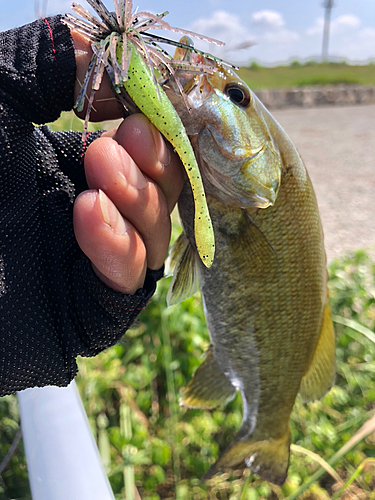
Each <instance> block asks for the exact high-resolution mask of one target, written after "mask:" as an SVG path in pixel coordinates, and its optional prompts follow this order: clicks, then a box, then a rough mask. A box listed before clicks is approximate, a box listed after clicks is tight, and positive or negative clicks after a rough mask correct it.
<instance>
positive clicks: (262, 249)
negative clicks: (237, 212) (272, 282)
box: [230, 210, 279, 276]
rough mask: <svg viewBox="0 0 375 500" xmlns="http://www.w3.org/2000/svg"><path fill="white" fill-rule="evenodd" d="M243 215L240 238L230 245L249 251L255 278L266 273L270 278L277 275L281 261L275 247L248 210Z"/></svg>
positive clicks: (243, 211)
mask: <svg viewBox="0 0 375 500" xmlns="http://www.w3.org/2000/svg"><path fill="white" fill-rule="evenodd" d="M242 214H243V219H242V224H241V227H240V230H239V234H240V238H238V239H233V241H231V242H230V244H231V245H237V244H238V245H240V246H241V247H244V248H247V249H248V253H247V257H248V259H249V265H251V267H252V270H253V271H252V272H253V275H254V276H264V272H265V271H266V272H267V275H268V276H270V275H271V274H274V273H276V272H277V269H278V267H279V260H278V257H277V254H276V251H275V249H274V247H273V246H272V244H271V242H270V241H269V240H268V239H267V236H266V235H265V234H264V233H263V231H262V230H261V229H260V228H259V227H258V226H257V224H256V223H255V222H254V220H253V219H252V217H251V216H250V215H249V214H248V213H247V212H246V210H242Z"/></svg>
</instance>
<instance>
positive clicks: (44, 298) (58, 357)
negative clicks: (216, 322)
mask: <svg viewBox="0 0 375 500" xmlns="http://www.w3.org/2000/svg"><path fill="white" fill-rule="evenodd" d="M75 71H76V66H75V58H74V48H73V42H72V39H71V36H70V32H69V29H68V28H67V27H66V26H64V25H63V24H62V23H61V20H60V17H54V18H48V19H43V20H39V21H36V22H34V23H32V24H30V25H28V26H25V27H22V28H19V29H15V30H11V31H8V32H6V33H2V34H0V396H1V395H5V394H9V393H11V392H15V391H17V390H21V389H25V388H27V387H33V386H43V385H48V384H53V385H59V386H63V385H67V384H68V383H69V382H70V380H71V379H72V378H73V377H74V375H75V374H76V370H77V368H76V363H75V357H76V356H77V355H78V354H80V355H83V356H93V355H95V354H97V353H98V352H100V351H101V350H103V349H105V348H106V347H109V346H111V345H113V344H115V343H116V342H117V341H118V340H119V339H120V338H121V336H122V335H123V334H124V333H125V331H126V330H127V329H128V328H129V327H130V325H131V324H132V322H133V321H134V319H135V318H136V316H137V315H138V313H139V311H140V310H141V309H143V308H144V307H145V306H146V304H147V302H148V300H149V299H150V297H151V296H152V294H153V293H154V291H155V287H156V280H155V273H151V272H149V273H148V274H147V277H146V281H145V284H144V287H143V288H142V289H140V290H138V291H137V292H136V294H135V295H134V296H126V295H122V294H119V293H117V292H114V291H113V290H110V289H108V288H107V287H106V286H105V285H103V284H102V282H101V281H100V280H99V279H98V278H97V277H96V275H95V274H94V273H93V271H92V268H91V264H90V262H89V261H88V259H87V258H86V257H85V256H84V254H83V253H82V252H81V250H80V248H79V247H78V244H77V243H76V240H75V238H74V233H73V223H72V212H73V201H74V198H75V196H76V195H77V194H78V193H79V192H81V191H83V190H85V189H87V185H86V181H85V177H84V171H83V156H84V148H83V144H82V141H81V138H80V134H78V133H75V132H60V133H53V132H51V131H50V130H49V129H48V128H47V127H41V128H35V127H34V126H33V124H32V123H39V124H42V123H46V122H49V121H53V120H55V119H57V118H58V117H59V115H60V113H61V111H63V110H70V109H72V106H73V89H74V80H75ZM95 137H97V134H92V135H91V136H90V137H89V138H88V143H90V142H91V141H92V140H93V139H95ZM158 277H160V276H157V278H158Z"/></svg>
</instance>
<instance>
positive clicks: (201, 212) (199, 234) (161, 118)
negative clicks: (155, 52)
mask: <svg viewBox="0 0 375 500" xmlns="http://www.w3.org/2000/svg"><path fill="white" fill-rule="evenodd" d="M127 43H128V44H129V45H130V47H128V50H129V49H130V48H131V59H130V63H129V68H128V79H127V80H126V81H124V82H123V85H124V88H125V90H126V92H127V93H128V94H129V96H130V97H131V99H132V100H133V101H134V102H135V104H136V105H137V106H138V108H139V109H140V110H141V111H142V113H144V114H145V115H146V116H147V118H148V119H149V120H150V122H151V123H153V124H154V125H155V127H156V128H157V129H158V130H159V131H160V132H161V133H162V134H163V135H164V137H165V138H166V139H167V140H168V141H169V142H170V143H171V144H172V146H173V147H174V148H175V150H176V152H177V154H178V156H179V157H180V159H181V161H182V164H183V165H184V168H185V170H186V173H187V176H188V178H189V182H190V185H191V188H192V191H193V197H194V205H195V218H194V233H195V243H196V247H197V250H198V254H199V256H200V258H201V260H202V262H203V264H204V265H205V266H206V267H210V266H211V264H212V262H213V260H214V253H215V238H214V232H213V228H212V223H211V218H210V214H209V211H208V207H207V201H206V195H205V192H204V188H203V183H202V178H201V175H200V172H199V168H198V164H197V161H196V159H195V156H194V152H193V148H192V146H191V144H190V141H189V138H188V136H187V134H186V131H185V128H184V126H183V124H182V122H181V119H180V117H179V116H178V114H177V112H176V111H175V109H174V107H173V106H172V104H171V102H170V100H169V99H168V97H167V95H166V94H165V92H164V90H163V89H162V88H161V87H160V86H158V87H159V88H156V86H155V81H154V79H153V78H152V76H151V74H150V70H149V68H148V67H147V64H146V63H145V61H144V60H143V58H142V56H141V55H140V53H139V52H138V50H137V49H136V48H135V47H134V46H133V44H132V43H131V42H129V41H128V42H127ZM122 50H123V48H122V44H120V43H119V44H118V45H117V60H118V63H119V64H120V63H121V57H122Z"/></svg>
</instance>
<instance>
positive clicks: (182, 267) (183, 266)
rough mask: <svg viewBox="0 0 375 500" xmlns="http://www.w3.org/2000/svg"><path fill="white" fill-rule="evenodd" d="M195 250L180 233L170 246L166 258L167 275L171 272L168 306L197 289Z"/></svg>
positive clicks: (183, 234)
mask: <svg viewBox="0 0 375 500" xmlns="http://www.w3.org/2000/svg"><path fill="white" fill-rule="evenodd" d="M197 259H198V256H197V252H196V250H195V249H194V248H193V246H192V245H191V243H190V242H189V240H188V239H187V237H186V235H185V233H181V234H180V236H179V237H178V239H177V240H176V242H175V243H174V245H173V246H172V248H171V251H170V256H169V257H168V260H167V266H166V267H167V271H166V272H167V275H170V274H171V273H173V278H172V281H171V284H170V286H169V290H168V294H167V304H168V306H173V305H175V304H179V303H180V302H182V301H183V300H185V299H188V298H189V297H191V296H192V295H194V293H195V292H197V291H198V289H199V275H198V263H197Z"/></svg>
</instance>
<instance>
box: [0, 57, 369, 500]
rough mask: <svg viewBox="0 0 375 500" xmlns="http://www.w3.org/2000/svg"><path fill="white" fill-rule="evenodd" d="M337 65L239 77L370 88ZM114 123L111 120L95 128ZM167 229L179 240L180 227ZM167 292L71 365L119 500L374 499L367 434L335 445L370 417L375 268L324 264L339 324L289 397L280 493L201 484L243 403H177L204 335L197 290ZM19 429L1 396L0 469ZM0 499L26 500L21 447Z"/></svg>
mask: <svg viewBox="0 0 375 500" xmlns="http://www.w3.org/2000/svg"><path fill="white" fill-rule="evenodd" d="M344 66H345V65H341V66H340V65H308V66H304V67H301V66H300V65H298V64H295V65H293V66H291V67H280V68H271V69H269V68H260V67H256V66H254V67H253V69H248V68H247V69H246V68H243V69H241V70H240V74H241V76H242V78H244V79H245V80H247V81H248V83H249V84H250V85H251V87H252V88H254V89H257V88H266V87H268V88H271V87H287V86H290V85H297V84H298V82H299V81H301V80H302V79H303V78H304V79H305V80H306V81H308V79H310V81H311V79H313V78H315V79H317V78H326V79H327V78H347V79H349V78H355V79H356V80H358V82H359V83H363V84H368V85H371V84H374V82H375V66H371V65H369V66H367V67H362V66H358V67H350V66H345V67H344ZM340 72H341V73H340ZM319 75H321V76H319ZM327 75H328V76H327ZM340 75H341V76H340ZM350 75H355V76H350ZM72 116H73V115H72V113H67V114H64V116H63V117H62V119H60V121H59V122H57V123H55V124H54V128H55V129H56V130H65V129H69V128H72V129H75V130H82V122H81V121H79V120H78V119H76V118H72ZM111 126H115V123H110V124H106V125H104V128H110V127H111ZM90 127H91V130H94V129H97V128H103V124H98V125H90ZM174 230H175V234H176V231H178V229H177V226H175V229H174ZM167 288H168V280H163V281H162V282H161V283H160V284H159V287H158V290H157V293H156V296H155V298H154V300H153V301H152V303H151V304H150V306H149V307H148V308H147V309H146V310H145V311H144V312H143V313H142V316H141V319H140V322H139V323H138V325H137V326H136V327H135V328H134V329H132V330H131V331H130V332H128V334H127V336H126V338H125V339H124V342H123V343H120V344H118V345H116V346H114V347H113V348H111V349H108V350H107V351H105V352H104V353H102V354H100V355H99V356H97V357H96V358H93V359H82V360H80V374H79V376H78V379H77V382H78V385H79V389H80V392H81V396H82V399H83V402H84V404H85V407H86V410H87V414H88V417H89V421H90V424H91V428H92V429H93V433H94V436H95V438H96V439H97V442H98V446H99V449H100V452H101V456H102V460H103V463H104V465H105V468H106V471H107V473H108V476H109V479H110V482H111V485H112V488H113V491H114V493H115V496H116V499H118V500H120V499H121V500H122V499H124V498H125V494H126V490H127V492H128V493H127V496H128V498H129V497H130V496H131V493H130V491H131V490H132V484H133V483H132V481H133V480H134V481H135V484H136V485H137V487H138V489H139V492H140V493H141V496H142V498H143V500H158V499H162V498H175V499H177V500H190V499H191V500H200V499H219V500H225V499H228V500H229V499H233V500H234V499H238V498H239V499H241V500H245V499H247V500H257V499H272V500H274V499H276V498H278V499H280V500H282V499H284V500H285V499H289V500H291V499H292V498H296V495H298V496H299V497H300V498H304V499H309V500H315V499H316V500H318V499H325V498H327V499H328V498H332V497H334V496H335V495H336V497H337V498H346V497H345V494H346V493H347V492H350V494H351V495H352V497H354V498H361V499H364V500H366V499H368V500H374V499H375V493H374V490H375V466H374V460H373V458H374V457H375V434H374V433H369V434H368V435H367V436H365V437H363V436H361V435H360V438H361V439H359V440H358V442H356V444H355V445H354V446H353V447H351V448H350V449H349V450H348V451H347V452H345V454H344V453H343V450H344V451H345V448H344V447H345V445H347V444H348V442H350V443H351V442H353V439H354V438H355V436H358V435H359V434H358V433H359V432H360V430H361V429H362V428H363V425H364V424H366V422H367V421H369V420H370V419H371V418H372V417H373V415H374V414H375V344H374V342H373V335H374V331H375V263H374V262H372V261H371V260H370V258H369V257H367V256H366V254H365V253H363V252H358V253H356V254H354V255H350V256H347V257H343V258H342V259H340V260H338V261H336V262H334V263H332V264H331V266H330V281H329V288H330V297H331V306H332V311H333V314H334V315H335V317H336V319H337V323H336V332H337V380H336V385H335V386H334V388H333V389H332V390H331V392H330V393H329V394H328V395H327V396H325V398H323V400H322V401H319V402H316V403H313V404H309V405H303V404H302V402H301V401H300V399H297V401H296V405H295V408H294V411H293V415H292V419H291V431H292V439H293V443H295V444H296V445H298V446H300V447H303V448H304V449H305V450H310V451H311V452H312V453H313V454H311V456H306V455H305V454H302V453H300V452H298V451H293V452H292V456H291V464H290V469H289V475H288V479H287V481H286V483H285V485H284V486H283V487H282V488H279V487H276V486H273V485H270V484H269V483H267V482H266V481H262V480H260V479H259V478H258V477H257V476H255V475H252V474H249V472H248V471H245V472H243V471H235V472H233V473H232V474H223V475H221V476H219V477H217V478H214V479H212V480H210V481H209V482H208V483H207V484H204V485H202V484H200V477H201V476H202V474H203V473H204V472H205V471H206V470H207V469H208V467H209V466H210V465H211V463H212V462H213V460H214V459H215V458H216V457H217V456H218V453H219V451H220V450H222V449H223V448H224V447H225V446H226V445H227V444H228V443H229V442H230V441H231V439H232V437H233V435H234V433H235V432H236V430H237V429H238V428H239V427H240V425H241V419H242V408H241V400H240V397H237V398H236V400H235V401H233V402H232V403H230V404H229V405H228V406H227V407H226V408H224V409H219V410H215V411H213V412H207V411H198V410H184V409H181V408H180V407H179V406H178V403H177V401H178V396H179V392H180V390H181V389H182V387H183V386H184V385H185V384H186V383H187V382H188V381H189V380H190V378H191V376H192V373H193V372H194V370H195V369H196V367H197V366H198V365H199V364H200V362H201V356H202V354H203V353H204V351H205V350H206V349H207V347H208V344H209V339H208V333H207V329H206V325H205V319H204V315H203V310H202V305H201V300H200V297H199V295H197V296H195V297H193V298H191V299H189V300H187V301H185V302H184V303H183V304H181V305H179V306H176V307H172V308H170V309H167V308H166V305H165V297H166V291H167ZM358 325H360V326H359V327H358ZM18 429H19V413H18V406H17V401H16V398H15V396H8V397H5V398H0V462H1V460H2V459H3V457H4V456H5V455H6V453H7V451H8V450H9V448H10V446H11V443H12V441H13V439H14V437H15V436H16V434H17V430H18ZM350 440H352V441H350ZM295 450H297V448H296V449H295ZM314 454H315V455H318V456H320V457H322V459H324V461H325V462H326V463H328V464H330V465H331V466H332V467H333V468H334V469H335V472H336V473H337V474H338V475H339V476H340V478H341V483H339V484H337V483H336V481H335V480H334V479H332V477H331V476H330V475H329V474H327V473H324V469H322V468H321V466H320V465H319V463H318V462H317V460H316V459H314ZM337 457H339V458H337ZM302 491H303V493H302ZM341 492H343V493H341ZM300 493H301V495H300ZM337 495H340V496H337ZM356 495H357V497H356ZM0 498H1V500H3V499H4V500H10V499H13V498H14V499H22V500H31V496H30V490H29V486H28V479H27V469H26V463H25V456H24V452H23V448H22V442H21V443H20V445H19V446H18V448H17V450H16V452H15V453H14V455H13V457H12V458H11V460H10V462H9V463H8V465H7V467H6V469H5V470H4V472H3V474H2V476H1V478H0Z"/></svg>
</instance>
